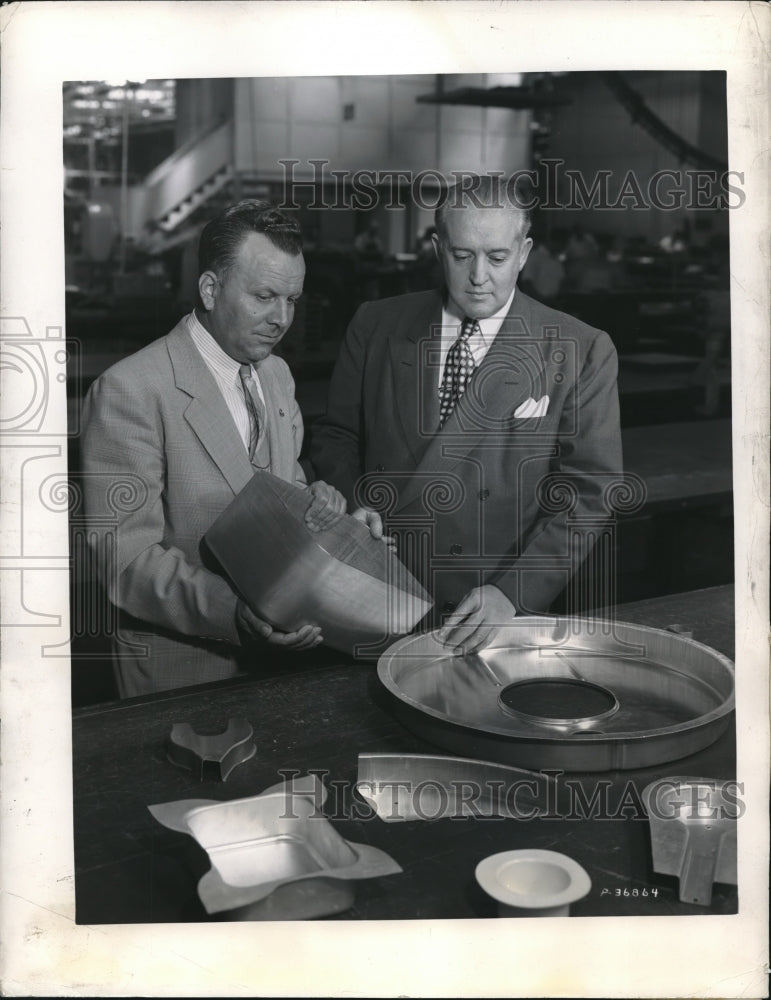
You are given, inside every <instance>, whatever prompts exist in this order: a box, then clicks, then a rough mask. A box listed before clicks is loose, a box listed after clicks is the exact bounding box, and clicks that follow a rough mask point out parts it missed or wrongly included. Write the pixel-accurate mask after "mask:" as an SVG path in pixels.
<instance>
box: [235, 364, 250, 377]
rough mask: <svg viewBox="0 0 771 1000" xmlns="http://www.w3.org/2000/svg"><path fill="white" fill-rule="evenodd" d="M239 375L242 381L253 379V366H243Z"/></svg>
mask: <svg viewBox="0 0 771 1000" xmlns="http://www.w3.org/2000/svg"><path fill="white" fill-rule="evenodd" d="M238 373H239V375H240V376H241V378H242V379H245V378H251V377H252V366H251V365H247V364H244V365H241V367H240V368H239V369H238Z"/></svg>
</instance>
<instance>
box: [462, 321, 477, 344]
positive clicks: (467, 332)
mask: <svg viewBox="0 0 771 1000" xmlns="http://www.w3.org/2000/svg"><path fill="white" fill-rule="evenodd" d="M476 328H477V321H476V320H475V319H469V317H468V316H466V318H465V319H464V320H463V322H462V323H461V325H460V335H461V337H463V339H464V340H468V339H469V337H470V336H471V335H472V334H473V333H474V331H475V330H476Z"/></svg>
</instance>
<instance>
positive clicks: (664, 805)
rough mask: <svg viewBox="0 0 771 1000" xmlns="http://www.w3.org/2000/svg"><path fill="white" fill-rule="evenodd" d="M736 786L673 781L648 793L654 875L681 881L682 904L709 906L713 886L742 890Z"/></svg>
mask: <svg viewBox="0 0 771 1000" xmlns="http://www.w3.org/2000/svg"><path fill="white" fill-rule="evenodd" d="M735 792H736V786H735V782H727V781H718V780H716V779H714V778H693V777H686V776H683V775H674V776H672V777H667V778H657V779H656V781H654V782H651V784H650V785H647V786H646V787H645V788H644V789H643V793H642V800H643V805H644V806H645V810H646V812H647V813H648V822H649V823H650V831H651V851H652V858H653V870H654V871H656V872H659V873H660V874H662V875H674V876H676V878H678V879H679V880H680V902H681V903H694V904H695V905H697V906H709V904H710V903H711V901H712V884H713V882H726V883H729V884H730V885H737V884H738V881H737V841H736V819H737V815H738V802H737V798H736V794H735Z"/></svg>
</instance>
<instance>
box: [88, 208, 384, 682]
mask: <svg viewBox="0 0 771 1000" xmlns="http://www.w3.org/2000/svg"><path fill="white" fill-rule="evenodd" d="M301 251H302V240H301V234H300V228H299V225H298V224H297V222H296V220H294V219H292V218H290V217H289V216H287V215H285V214H284V213H282V212H280V211H278V210H276V209H275V208H273V206H271V205H270V204H268V203H267V202H260V201H244V202H240V203H239V204H237V205H234V206H232V207H231V208H229V209H227V210H226V211H225V212H223V213H222V214H221V215H220V216H218V217H217V218H215V219H213V220H212V221H211V222H210V223H209V224H208V225H207V226H206V227H205V228H204V230H203V232H202V234H201V243H200V248H199V269H200V277H199V280H198V292H199V305H198V307H197V308H196V309H195V310H194V311H193V312H192V313H190V315H188V316H186V317H185V318H184V319H182V320H181V321H180V322H179V323H178V324H177V326H176V327H175V328H174V329H173V330H172V331H171V333H169V334H168V335H167V336H165V337H161V338H160V339H159V340H156V341H155V342H154V343H152V344H149V345H148V346H147V347H145V348H144V349H143V350H141V351H139V352H138V353H136V354H133V355H131V356H130V357H128V358H125V359H124V360H123V361H120V362H118V364H116V365H114V366H113V367H112V368H110V369H109V370H108V371H106V372H105V373H104V374H103V375H101V376H100V377H99V378H98V379H97V380H96V382H95V383H94V384H93V385H92V387H91V389H90V390H89V393H88V397H87V399H86V402H85V408H84V425H83V427H84V429H83V438H82V453H83V470H84V492H85V501H86V510H87V516H88V518H89V529H90V531H89V535H90V540H91V542H92V544H93V547H94V549H95V561H96V563H97V566H98V573H99V575H100V579H101V582H102V584H103V586H104V588H105V590H106V592H107V594H108V596H109V598H110V600H111V601H112V603H113V604H114V605H115V606H116V607H117V608H118V609H119V611H120V614H121V617H120V621H121V630H120V637H121V639H122V643H120V644H118V643H115V644H114V645H115V657H114V665H115V671H116V679H117V683H118V689H119V693H120V695H121V696H122V697H128V696H132V695H139V694H146V693H150V692H153V691H159V690H164V689H167V688H174V687H182V686H185V685H190V684H200V683H204V682H207V681H214V680H220V679H222V678H226V677H232V676H234V675H235V674H236V673H238V672H239V671H240V670H241V669H242V668H244V667H245V666H246V665H248V664H249V663H251V662H254V661H255V659H259V655H260V654H259V652H258V651H257V650H258V649H259V645H260V644H268V645H273V646H280V647H285V648H291V649H295V650H303V649H309V648H312V647H313V646H316V645H318V643H320V642H321V641H322V636H321V630H320V629H319V628H318V627H317V626H315V625H306V626H304V627H303V628H301V629H299V630H298V631H297V632H281V631H280V630H278V629H275V628H273V627H271V625H270V624H268V623H267V622H265V621H262V620H261V619H259V618H258V617H257V616H256V615H254V614H253V613H252V611H251V610H250V609H249V607H248V606H247V605H246V604H245V603H244V601H242V600H240V599H239V597H238V595H237V594H236V593H235V591H234V590H233V588H232V587H231V585H230V584H229V582H228V581H227V580H225V579H224V577H223V576H221V575H220V574H219V573H218V572H217V571H216V567H214V566H213V565H212V562H211V560H210V559H209V558H207V553H206V551H205V549H204V548H203V546H202V539H203V536H204V534H205V533H206V531H207V530H208V529H209V528H210V527H211V525H212V523H213V522H214V521H215V520H216V519H217V517H218V516H219V515H220V514H221V513H222V511H223V510H225V508H226V507H227V506H228V505H229V504H230V503H231V501H232V500H233V498H234V497H235V496H236V494H237V493H238V492H239V491H240V490H241V489H243V487H244V486H245V485H246V484H247V482H248V481H249V480H250V479H251V477H252V476H253V475H254V473H255V470H256V469H266V470H268V471H269V472H271V473H272V474H273V475H274V476H278V477H279V478H280V479H283V480H285V481H287V482H290V483H294V484H295V485H296V486H298V487H299V488H302V489H304V490H307V495H308V507H307V511H306V515H305V520H306V524H307V526H308V528H309V529H310V530H311V531H318V530H322V529H323V528H325V527H328V526H329V525H330V524H332V523H334V521H335V520H336V519H337V518H339V517H340V515H341V514H342V513H343V511H344V510H345V501H344V500H343V498H342V497H341V496H340V494H339V493H338V492H337V491H336V490H335V489H334V488H332V487H330V486H328V485H327V484H326V483H324V482H315V483H312V484H311V485H310V486H307V485H306V481H305V475H304V473H303V470H302V468H301V466H300V464H299V461H298V458H299V454H300V447H301V445H302V440H303V423H302V417H301V415H300V410H299V407H298V406H297V403H296V401H295V396H294V382H293V381H292V376H291V374H290V372H289V369H288V367H287V365H286V363H285V362H284V361H282V360H281V359H280V358H277V357H275V356H274V355H273V354H272V351H273V349H274V348H275V346H276V345H277V344H278V343H279V341H280V340H281V338H282V337H283V336H284V334H285V333H286V332H287V330H288V329H289V326H290V324H291V322H292V317H293V314H294V308H295V303H296V301H297V299H298V297H299V296H300V294H301V293H302V288H303V280H304V277H305V263H304V261H303V257H302V252H301ZM354 516H355V517H358V518H359V519H360V520H363V521H367V523H369V524H370V530H371V531H372V534H373V535H374V536H375V537H380V536H382V526H381V525H380V520H379V518H377V517H376V516H375V515H373V514H372V512H367V511H357V512H355V513H354ZM255 643H256V644H257V645H256V646H255V645H254V644H255Z"/></svg>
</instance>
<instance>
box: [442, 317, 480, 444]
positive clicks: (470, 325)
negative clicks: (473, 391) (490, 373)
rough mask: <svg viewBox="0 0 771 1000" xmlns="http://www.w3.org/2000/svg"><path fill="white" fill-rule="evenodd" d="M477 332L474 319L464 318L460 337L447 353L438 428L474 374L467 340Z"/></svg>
mask: <svg viewBox="0 0 771 1000" xmlns="http://www.w3.org/2000/svg"><path fill="white" fill-rule="evenodd" d="M478 332H479V324H478V323H477V321H476V320H475V319H469V318H468V317H466V318H465V319H464V320H463V322H462V323H461V326H460V335H459V336H458V339H457V340H456V341H455V343H454V344H453V345H452V347H451V348H450V350H449V351H448V353H447V360H446V361H445V363H444V376H443V377H442V385H441V387H440V389H439V426H440V427H443V426H444V422H445V421H446V420H447V418H448V417H449V416H450V414H451V413H452V411H453V410H454V409H455V407H456V406H457V404H458V401H459V400H460V398H461V396H462V395H463V393H464V392H465V391H466V386H467V385H468V384H469V381H470V380H471V376H472V375H473V374H474V367H475V364H474V355H473V354H472V353H471V348H470V347H469V343H468V342H469V338H470V337H472V336H473V335H474V334H475V333H478Z"/></svg>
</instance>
